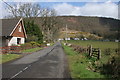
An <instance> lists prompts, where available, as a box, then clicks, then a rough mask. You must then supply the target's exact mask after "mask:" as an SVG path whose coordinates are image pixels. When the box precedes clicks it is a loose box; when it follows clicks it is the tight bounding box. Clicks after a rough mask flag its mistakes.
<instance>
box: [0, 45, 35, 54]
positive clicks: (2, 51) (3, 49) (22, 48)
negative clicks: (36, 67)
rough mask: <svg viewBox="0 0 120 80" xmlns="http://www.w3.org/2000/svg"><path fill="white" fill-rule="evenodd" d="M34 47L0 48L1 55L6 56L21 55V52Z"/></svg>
mask: <svg viewBox="0 0 120 80" xmlns="http://www.w3.org/2000/svg"><path fill="white" fill-rule="evenodd" d="M30 48H34V47H29V46H24V47H22V46H7V47H0V54H6V53H11V52H13V53H19V52H20V51H21V50H25V49H30Z"/></svg>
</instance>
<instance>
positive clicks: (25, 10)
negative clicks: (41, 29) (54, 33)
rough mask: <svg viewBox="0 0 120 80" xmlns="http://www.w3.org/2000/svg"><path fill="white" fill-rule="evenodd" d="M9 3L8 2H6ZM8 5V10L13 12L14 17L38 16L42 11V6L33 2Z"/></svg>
mask: <svg viewBox="0 0 120 80" xmlns="http://www.w3.org/2000/svg"><path fill="white" fill-rule="evenodd" d="M6 4H7V3H6ZM7 5H8V8H7V9H8V11H9V12H10V13H11V14H12V17H15V18H18V17H26V18H29V17H38V16H39V15H40V13H41V7H40V5H39V4H37V3H36V4H32V3H24V4H23V3H19V4H14V5H9V4H7Z"/></svg>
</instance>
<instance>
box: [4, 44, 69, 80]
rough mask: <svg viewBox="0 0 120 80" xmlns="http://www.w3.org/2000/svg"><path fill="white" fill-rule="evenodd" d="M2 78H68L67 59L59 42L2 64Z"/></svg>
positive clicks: (10, 79) (9, 79)
mask: <svg viewBox="0 0 120 80" xmlns="http://www.w3.org/2000/svg"><path fill="white" fill-rule="evenodd" d="M2 77H3V80H4V79H6V80H12V79H15V78H19V79H27V78H32V79H33V78H34V79H41V78H51V79H52V78H61V79H62V78H67V79H68V78H70V75H69V70H68V65H67V59H66V57H65V54H64V51H63V49H62V47H61V44H60V42H58V43H56V44H55V45H54V46H51V47H48V48H45V49H43V50H41V51H38V52H35V53H32V54H29V55H27V56H24V57H22V58H20V59H18V60H15V61H13V62H9V63H5V64H3V65H2Z"/></svg>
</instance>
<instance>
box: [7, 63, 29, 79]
mask: <svg viewBox="0 0 120 80" xmlns="http://www.w3.org/2000/svg"><path fill="white" fill-rule="evenodd" d="M30 66H31V65H28V66H27V67H25V68H24V69H23V70H21V71H19V72H18V73H17V74H15V75H14V76H12V77H11V78H10V79H9V80H11V79H13V78H15V77H16V76H18V75H19V74H20V73H22V72H23V71H25V70H26V69H28V68H29V67H30Z"/></svg>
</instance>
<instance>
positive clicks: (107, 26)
mask: <svg viewBox="0 0 120 80" xmlns="http://www.w3.org/2000/svg"><path fill="white" fill-rule="evenodd" d="M56 21H57V22H58V24H57V26H56V27H59V28H63V27H65V26H66V25H67V26H68V28H69V29H71V30H77V31H83V32H90V33H93V34H96V35H99V36H102V37H105V38H111V39H115V38H116V37H118V29H119V28H120V20H117V19H112V18H103V17H85V16H59V17H58V18H57V19H56ZM35 22H36V23H37V24H39V25H40V26H41V18H37V19H36V21H35Z"/></svg>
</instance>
